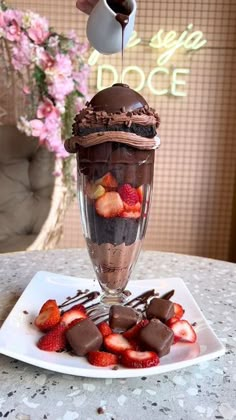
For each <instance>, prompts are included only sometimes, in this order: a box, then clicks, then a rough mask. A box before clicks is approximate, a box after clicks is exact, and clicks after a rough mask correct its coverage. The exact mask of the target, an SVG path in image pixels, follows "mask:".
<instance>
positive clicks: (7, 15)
mask: <svg viewBox="0 0 236 420" xmlns="http://www.w3.org/2000/svg"><path fill="white" fill-rule="evenodd" d="M3 15H4V20H5V24H6V25H10V24H11V22H12V21H13V20H14V21H16V23H17V25H19V26H21V22H22V12H20V11H19V10H12V9H7V10H5V12H3Z"/></svg>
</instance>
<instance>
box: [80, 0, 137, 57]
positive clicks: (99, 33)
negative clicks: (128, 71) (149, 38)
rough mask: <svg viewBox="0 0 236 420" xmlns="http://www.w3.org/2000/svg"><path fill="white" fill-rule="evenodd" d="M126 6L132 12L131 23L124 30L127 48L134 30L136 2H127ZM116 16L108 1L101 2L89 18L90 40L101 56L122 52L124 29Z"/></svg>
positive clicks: (127, 0)
mask: <svg viewBox="0 0 236 420" xmlns="http://www.w3.org/2000/svg"><path fill="white" fill-rule="evenodd" d="M124 6H125V8H127V10H129V11H130V14H129V22H128V24H127V25H126V27H125V29H124V47H125V46H126V44H127V43H128V41H129V38H130V36H131V34H132V32H133V29H134V21H135V13H136V2H135V0H125V2H124ZM116 15H117V13H116V12H114V10H112V9H111V8H110V7H109V5H108V4H107V0H99V1H98V3H97V4H96V6H95V7H94V8H93V10H92V12H91V14H90V16H89V18H88V23H87V37H88V40H89V41H90V43H91V45H92V46H93V47H94V48H95V49H96V50H97V51H98V52H100V53H101V54H114V53H117V52H120V51H121V50H122V27H121V24H120V23H119V22H118V21H117V20H116Z"/></svg>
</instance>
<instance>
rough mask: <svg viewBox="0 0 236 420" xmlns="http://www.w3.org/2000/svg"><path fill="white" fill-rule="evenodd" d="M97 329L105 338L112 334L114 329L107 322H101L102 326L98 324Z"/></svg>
mask: <svg viewBox="0 0 236 420" xmlns="http://www.w3.org/2000/svg"><path fill="white" fill-rule="evenodd" d="M97 327H98V329H99V331H100V333H101V334H102V336H103V337H106V336H107V335H110V334H112V329H111V328H110V326H109V324H108V323H107V322H100V324H98V325H97Z"/></svg>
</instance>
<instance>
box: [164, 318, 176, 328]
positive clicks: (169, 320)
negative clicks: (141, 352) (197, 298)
mask: <svg viewBox="0 0 236 420" xmlns="http://www.w3.org/2000/svg"><path fill="white" fill-rule="evenodd" d="M177 321H179V318H176V316H172V318H170V319H168V321H166V325H167V326H168V327H171V325H173V324H174V323H175V322H177Z"/></svg>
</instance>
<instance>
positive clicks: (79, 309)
mask: <svg viewBox="0 0 236 420" xmlns="http://www.w3.org/2000/svg"><path fill="white" fill-rule="evenodd" d="M85 318H88V315H87V314H86V311H85V308H84V306H83V305H80V304H78V305H74V306H72V308H70V309H68V310H67V311H65V312H64V313H63V314H62V316H61V323H62V324H64V325H66V326H70V324H71V323H72V321H74V320H76V319H85Z"/></svg>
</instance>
